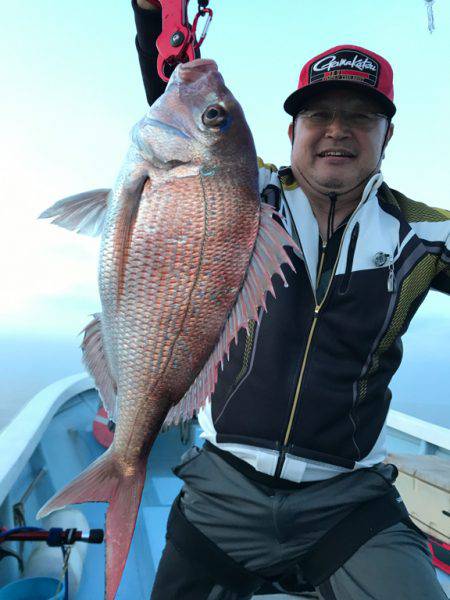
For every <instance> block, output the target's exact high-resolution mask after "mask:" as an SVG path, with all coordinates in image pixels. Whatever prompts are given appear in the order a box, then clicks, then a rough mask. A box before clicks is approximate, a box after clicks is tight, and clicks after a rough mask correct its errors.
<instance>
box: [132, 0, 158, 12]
mask: <svg viewBox="0 0 450 600" xmlns="http://www.w3.org/2000/svg"><path fill="white" fill-rule="evenodd" d="M136 3H137V5H138V6H139V8H143V9H144V10H161V4H160V3H159V2H158V0H136Z"/></svg>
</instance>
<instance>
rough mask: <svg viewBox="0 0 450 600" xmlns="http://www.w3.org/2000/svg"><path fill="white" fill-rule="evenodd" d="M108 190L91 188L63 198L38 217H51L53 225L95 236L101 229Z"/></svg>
mask: <svg viewBox="0 0 450 600" xmlns="http://www.w3.org/2000/svg"><path fill="white" fill-rule="evenodd" d="M110 192H111V190H107V189H99V190H91V191H90V192H83V193H82V194H76V195H75V196H69V197H68V198H63V199H62V200H59V201H58V202H56V203H55V204H53V206H50V208H47V210H44V212H43V213H42V214H40V215H39V218H40V219H49V218H51V219H52V223H54V224H55V225H59V226H60V227H64V228H65V229H71V230H72V231H76V232H77V233H84V234H85V235H91V236H93V237H95V236H97V235H100V234H101V232H102V231H103V224H104V222H105V215H106V207H107V201H108V196H109V193H110Z"/></svg>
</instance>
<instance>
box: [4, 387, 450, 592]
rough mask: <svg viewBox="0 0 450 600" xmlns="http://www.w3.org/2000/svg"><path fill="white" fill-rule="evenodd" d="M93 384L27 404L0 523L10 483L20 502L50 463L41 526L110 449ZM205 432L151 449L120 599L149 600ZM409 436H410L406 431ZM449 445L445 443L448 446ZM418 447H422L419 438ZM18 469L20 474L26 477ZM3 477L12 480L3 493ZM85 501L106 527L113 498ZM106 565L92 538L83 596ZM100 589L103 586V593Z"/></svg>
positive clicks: (93, 521)
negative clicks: (171, 519)
mask: <svg viewBox="0 0 450 600" xmlns="http://www.w3.org/2000/svg"><path fill="white" fill-rule="evenodd" d="M85 379H86V378H85ZM80 382H81V383H80ZM90 385H91V384H90V383H89V381H87V380H84V381H81V379H80V381H78V383H77V380H76V379H73V380H72V379H70V380H68V382H67V385H66V388H67V389H66V388H65V387H64V385H61V386H60V387H59V388H58V387H57V386H56V387H55V388H54V390H53V392H54V393H55V394H56V395H57V397H58V401H57V402H54V403H53V404H51V403H50V401H49V403H48V406H47V407H45V406H44V405H45V398H44V397H42V398H38V402H37V406H39V409H40V410H42V411H43V413H45V418H44V417H42V422H41V423H37V422H36V417H35V414H34V413H33V411H32V407H31V406H27V407H26V410H25V411H23V412H24V414H23V415H22V417H23V418H22V421H21V422H20V423H19V422H17V427H16V429H19V430H20V431H19V433H18V434H16V437H14V436H13V437H12V438H11V440H12V441H10V442H9V444H10V448H12V445H13V443H17V444H19V443H20V444H21V443H22V442H23V436H24V435H28V436H29V437H30V439H33V440H34V442H33V444H31V445H30V446H29V448H28V447H27V448H25V445H24V446H23V450H22V451H21V452H20V453H19V454H18V458H17V461H16V462H17V465H16V469H17V470H18V471H17V472H14V470H12V471H8V470H3V472H2V460H1V457H0V522H1V517H2V514H1V508H2V503H3V506H5V490H7V492H6V493H8V494H9V497H10V498H11V499H12V502H16V501H17V498H20V497H21V495H22V494H23V490H24V489H25V488H26V486H27V485H29V481H30V479H32V478H33V477H34V476H35V474H36V473H37V472H39V470H40V469H41V468H42V467H45V468H47V469H48V473H47V475H46V476H45V477H44V478H42V480H41V481H40V482H39V484H38V485H37V486H36V490H35V493H34V494H33V495H32V496H31V497H30V498H29V499H28V501H27V503H26V518H27V523H28V524H30V525H35V524H37V523H36V522H35V521H34V515H35V513H36V510H37V509H38V508H39V507H40V506H41V505H42V504H43V502H44V501H45V500H46V499H47V498H48V497H49V496H50V495H52V493H53V492H54V491H55V490H57V489H60V488H61V487H62V486H63V485H64V484H65V483H67V482H68V481H70V480H71V479H72V478H73V477H74V476H76V475H78V474H79V473H80V471H81V470H83V469H84V468H86V466H87V465H88V464H90V463H91V462H92V461H93V460H94V459H95V458H96V457H97V456H99V455H100V454H101V453H102V452H103V451H104V448H102V447H101V446H100V445H99V444H98V443H97V441H96V440H95V438H94V437H93V435H92V420H93V418H94V416H95V414H96V412H97V408H98V395H97V392H96V391H94V390H92V389H90ZM70 386H72V387H70ZM58 394H59V395H58ZM55 397H56V396H55ZM394 417H395V418H397V419H398V418H399V417H398V415H397V416H395V415H394ZM395 418H394V420H395ZM408 424H409V426H410V427H415V426H416V423H415V422H410V421H409V420H408ZM405 428H406V429H407V425H405V427H404V429H405ZM6 433H8V432H7V431H5V432H3V434H2V433H0V445H1V441H2V437H3V439H5V435H6ZM185 433H186V432H185ZM422 433H423V434H424V436H425V438H424V440H422V441H424V442H425V444H428V445H429V446H427V447H431V446H430V445H431V444H432V440H434V441H435V442H436V441H437V439H436V436H438V435H439V434H442V432H439V431H438V430H436V431H435V430H433V431H432V432H431V433H430V432H429V434H428V433H427V432H426V431H423V432H422ZM20 434H22V435H20ZM198 434H199V430H198V428H195V427H191V428H190V429H189V430H188V436H187V438H186V439H185V440H184V441H183V440H182V439H181V436H180V430H179V429H178V428H172V429H171V430H169V431H167V432H165V433H162V434H160V436H159V437H158V439H157V440H156V443H155V445H154V447H153V449H152V453H151V455H150V460H149V464H148V475H149V476H148V477H147V481H146V484H145V488H144V493H143V498H142V503H141V508H140V511H139V516H138V521H137V525H136V531H135V535H134V538H133V543H132V546H131V550H130V555H129V558H128V561H127V565H126V568H125V571H124V575H123V579H122V583H121V586H120V588H119V592H118V594H117V600H130V599H133V600H144V599H147V598H148V597H149V590H150V589H151V585H152V582H153V579H154V575H155V572H156V569H157V565H158V562H159V559H160V556H161V552H162V549H163V546H164V538H165V528H166V521H167V517H168V514H169V510H170V506H171V504H172V501H173V499H174V497H175V496H176V495H177V493H178V492H179V490H180V487H181V485H182V482H181V481H180V480H179V479H178V478H176V477H175V476H174V475H173V474H172V472H171V468H172V467H173V465H175V464H176V463H177V462H178V460H179V457H180V456H181V454H182V453H183V452H184V451H185V450H186V449H187V448H188V447H189V446H190V445H192V444H193V443H197V444H199V443H201V441H200V440H199V439H198ZM402 435H403V436H406V437H407V436H408V434H407V433H405V432H404V433H402ZM406 437H405V439H402V438H401V436H400V438H398V439H396V440H395V443H393V444H392V448H391V449H392V450H393V451H395V452H398V451H399V450H400V447H403V448H405V447H406V448H409V447H408V444H410V445H411V448H412V442H411V439H409V438H408V439H406ZM427 440H428V441H427ZM444 442H445V443H447V442H448V439H447V442H446V441H445V440H444ZM446 447H447V446H444V448H446ZM406 451H408V449H407V450H406ZM410 451H411V450H410ZM415 451H416V452H417V451H418V447H417V444H416V449H415ZM413 452H414V450H413ZM447 458H448V455H447ZM5 464H6V463H5ZM18 473H20V476H19V475H18ZM2 481H3V482H4V485H3V492H2ZM5 482H6V483H5ZM8 482H9V483H8ZM14 482H15V483H14ZM2 493H3V495H2ZM7 504H8V503H7ZM77 508H80V510H82V512H83V514H84V515H85V516H86V518H87V520H88V522H89V524H90V526H91V527H102V526H103V524H104V521H105V511H106V505H105V504H103V503H89V504H83V505H80V506H79V507H77ZM3 522H5V521H3ZM104 566H105V562H104V546H103V545H102V546H93V545H89V546H88V550H87V556H86V560H85V562H84V569H83V575H82V578H81V583H80V587H79V590H78V593H77V595H76V600H88V599H89V600H97V599H98V600H101V598H103V591H104ZM442 575H443V574H442ZM442 582H443V585H444V586H445V587H446V591H447V594H448V596H449V597H450V577H447V578H446V577H445V576H444V577H443V578H442ZM3 583H4V580H3V581H2V576H1V572H0V587H1V585H3ZM93 590H95V595H94V594H93ZM257 597H258V598H262V599H266V600H269V599H270V600H288V599H289V598H299V596H298V595H297V596H289V595H284V594H275V595H273V594H272V595H266V596H263V595H261V596H257ZM315 597H316V596H314V595H311V594H310V595H307V594H305V595H304V596H303V598H304V599H305V600H306V599H307V598H308V599H312V598H315ZM74 600H75V599H74Z"/></svg>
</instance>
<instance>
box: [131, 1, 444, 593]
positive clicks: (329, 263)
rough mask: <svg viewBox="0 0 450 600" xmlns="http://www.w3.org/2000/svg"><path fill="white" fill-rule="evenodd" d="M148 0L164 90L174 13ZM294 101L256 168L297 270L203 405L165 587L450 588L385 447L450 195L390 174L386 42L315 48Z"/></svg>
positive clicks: (144, 39)
mask: <svg viewBox="0 0 450 600" xmlns="http://www.w3.org/2000/svg"><path fill="white" fill-rule="evenodd" d="M138 4H139V7H137V6H134V8H135V15H136V24H137V29H138V36H137V48H138V52H139V59H140V63H141V68H142V72H143V77H144V84H145V87H146V92H147V98H148V100H149V103H151V102H153V101H154V100H155V99H156V98H157V97H158V95H159V94H160V93H162V91H163V89H164V86H163V85H162V83H161V82H160V81H159V80H158V78H157V74H156V68H155V64H156V50H155V40H156V37H157V35H158V34H159V31H160V28H161V16H160V13H159V12H158V7H157V4H158V3H157V2H155V3H154V4H150V3H149V2H147V1H146V0H138ZM284 107H285V110H286V111H287V112H288V113H289V114H290V115H291V116H292V117H293V121H292V124H291V125H290V127H289V137H290V140H291V143H292V155H291V160H292V163H291V167H290V168H284V169H281V170H280V171H278V172H277V170H276V169H275V167H273V166H271V165H265V164H263V163H262V162H261V163H260V184H261V194H262V198H263V200H265V201H268V202H270V203H271V204H273V205H275V206H276V207H277V208H278V209H279V212H280V214H281V216H282V219H283V224H284V226H285V227H286V229H287V230H288V231H289V232H290V233H291V235H293V237H294V238H296V239H297V241H298V244H299V247H300V249H301V252H299V253H298V254H294V253H291V258H292V260H293V262H294V265H295V268H296V273H291V272H288V270H287V269H286V271H285V275H286V278H287V280H288V283H289V287H287V288H284V287H283V285H282V284H281V280H280V279H278V278H276V281H274V285H275V291H276V296H277V299H276V300H273V299H271V298H269V299H268V312H267V314H264V315H262V314H261V317H260V320H259V322H258V323H253V324H252V326H251V327H250V329H249V332H248V333H247V334H246V333H245V332H241V334H240V337H239V344H238V346H237V347H236V348H234V347H233V348H232V350H231V356H230V361H229V363H227V365H226V366H225V368H224V370H223V372H221V374H220V377H219V382H218V384H217V387H216V390H215V392H214V395H213V397H212V398H211V403H210V404H208V405H207V406H206V408H205V409H204V410H203V411H201V413H200V414H199V422H200V424H201V426H202V428H203V430H204V433H203V437H205V438H206V442H205V445H204V447H203V449H202V450H198V449H197V448H194V449H192V450H191V451H190V452H188V453H187V455H186V456H185V457H184V459H183V462H182V463H181V465H179V466H178V467H177V468H176V469H175V472H176V474H177V475H179V476H180V477H181V478H182V479H183V480H184V482H185V486H184V488H183V491H182V494H181V496H180V498H179V499H177V501H176V503H175V504H174V508H173V510H172V515H171V518H170V519H169V526H168V541H167V545H166V548H165V550H164V554H163V557H162V559H161V563H160V566H159V569H158V574H157V577H156V582H155V586H154V589H153V593H152V598H153V599H154V600H160V599H164V600H170V599H178V598H182V599H185V600H191V599H192V600H194V599H195V600H201V599H205V600H206V599H209V600H213V599H219V600H232V599H234V600H237V599H240V600H243V599H244V598H251V597H252V595H253V593H255V592H256V591H257V590H258V589H259V588H261V586H262V584H263V582H264V581H267V580H271V581H276V582H278V583H276V584H275V585H276V586H278V589H280V590H282V589H289V586H291V588H290V589H292V588H296V589H298V588H299V587H301V585H302V583H303V584H305V583H306V584H307V583H309V584H312V585H313V586H314V587H315V588H316V590H317V591H318V593H319V595H320V597H321V598H323V599H324V600H330V599H331V600H333V599H334V600H336V599H338V600H344V599H355V600H366V599H367V600H368V599H369V598H377V599H380V600H391V599H396V600H414V599H417V600H419V599H420V600H424V599H430V600H437V599H443V598H445V594H444V592H443V591H442V589H441V587H440V585H439V583H438V582H437V579H436V576H435V573H434V571H433V568H432V566H431V563H430V559H429V555H428V552H427V549H426V544H425V541H424V538H423V536H421V534H420V532H418V531H417V530H415V528H414V526H413V525H412V523H411V521H409V519H408V517H407V514H406V511H405V509H404V506H403V504H402V503H401V499H400V498H399V497H398V493H397V492H396V490H395V488H394V487H393V485H392V484H393V481H394V480H395V477H396V469H395V467H393V465H386V464H383V462H382V461H383V460H384V458H385V457H386V451H385V442H384V437H385V436H384V433H385V432H384V427H385V420H386V414H387V411H388V407H389V403H390V399H391V393H390V391H389V389H388V385H389V382H390V380H391V378H392V376H393V374H394V373H395V371H396V370H397V368H398V366H399V365H400V362H401V356H402V346H401V335H402V334H403V333H404V332H405V331H406V329H407V327H408V324H409V322H410V320H411V318H412V316H413V315H414V313H415V311H416V310H417V308H418V307H419V305H420V303H421V301H422V300H423V299H424V297H425V295H426V293H427V292H428V290H429V289H430V288H431V287H432V288H434V289H438V290H441V291H443V292H446V293H450V213H448V212H446V211H443V210H440V209H433V208H430V207H428V206H426V205H424V204H420V203H417V202H414V201H412V200H409V199H408V198H406V197H405V196H403V195H402V194H400V193H399V192H396V191H394V190H391V189H390V188H388V186H387V185H386V184H384V183H383V179H382V175H381V173H380V165H381V161H382V159H383V157H384V151H385V149H386V146H387V144H388V143H389V140H390V139H391V137H392V134H393V125H392V123H391V119H392V117H393V115H394V113H395V110H396V109H395V106H394V104H393V76H392V69H391V67H390V65H389V63H388V62H387V61H386V60H385V59H384V58H382V57H381V56H379V55H377V54H375V53H373V52H371V51H368V50H365V49H363V48H359V47H356V46H340V47H336V48H332V49H330V50H328V51H326V52H324V53H322V54H320V55H319V56H316V57H314V58H312V59H311V60H310V61H309V62H308V63H307V64H306V65H305V66H304V67H303V68H302V71H301V75H300V81H299V87H298V89H297V90H296V91H295V92H294V93H293V94H291V95H290V96H289V98H288V99H287V100H286V102H285V105H284ZM293 582H294V583H293Z"/></svg>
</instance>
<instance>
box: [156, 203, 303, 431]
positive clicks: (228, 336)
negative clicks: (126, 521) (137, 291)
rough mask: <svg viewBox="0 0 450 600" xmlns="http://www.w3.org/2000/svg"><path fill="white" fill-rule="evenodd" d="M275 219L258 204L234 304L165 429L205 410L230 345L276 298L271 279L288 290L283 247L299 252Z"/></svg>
mask: <svg viewBox="0 0 450 600" xmlns="http://www.w3.org/2000/svg"><path fill="white" fill-rule="evenodd" d="M274 215H278V213H277V212H276V211H275V210H274V209H273V208H272V207H271V206H269V205H268V204H265V203H262V204H261V217H260V226H259V231H258V235H257V238H256V243H255V246H254V249H253V254H252V257H251V259H250V263H249V266H248V269H247V274H246V277H245V280H244V283H243V286H242V288H241V291H240V294H239V296H238V298H237V301H236V303H235V305H234V307H233V308H232V310H231V312H230V314H229V317H228V320H227V322H226V324H225V327H224V328H223V330H222V333H221V335H220V338H219V341H218V343H217V344H216V347H215V348H214V350H213V352H212V354H211V356H210V357H209V358H208V360H207V362H206V364H205V366H204V367H203V369H202V370H201V372H200V373H199V375H198V376H197V378H196V380H195V381H194V383H193V384H192V385H191V387H190V388H189V390H188V391H187V393H186V394H185V395H184V397H183V398H182V400H181V401H180V402H178V404H176V405H175V406H173V407H172V408H171V409H170V410H169V413H168V414H167V417H166V420H165V421H164V425H163V427H164V428H166V427H169V426H170V425H177V424H178V423H180V422H182V421H187V420H189V419H191V418H192V417H193V416H194V414H195V413H196V412H197V411H198V410H199V409H200V408H201V407H202V406H204V404H205V402H206V399H207V398H208V396H210V395H211V394H212V393H213V391H214V388H215V386H216V383H217V375H218V367H219V364H222V365H223V359H224V357H225V356H227V357H229V351H230V345H231V342H232V341H233V339H234V340H235V341H236V343H237V336H238V332H239V330H240V329H241V328H243V327H245V328H246V329H247V331H248V323H249V321H258V309H259V308H260V307H261V306H262V307H263V308H264V310H266V301H265V297H266V293H267V292H270V293H271V294H272V296H274V297H275V292H274V289H273V286H272V276H273V275H274V274H275V273H278V274H279V275H280V276H281V278H282V280H283V281H284V283H285V285H286V286H287V282H286V279H285V277H284V274H283V271H282V270H281V265H282V264H284V263H287V264H288V265H289V266H290V267H291V269H292V270H293V271H295V269H294V266H293V264H292V262H291V260H290V259H289V256H288V255H287V253H286V250H285V249H284V246H290V247H291V248H293V249H294V250H297V251H299V248H298V247H297V245H296V243H295V242H294V241H293V240H292V238H291V237H290V236H289V234H288V233H287V232H286V231H285V230H284V229H283V228H282V227H281V225H280V224H279V223H277V221H276V220H275V219H273V216H274ZM278 216H279V215H278Z"/></svg>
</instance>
